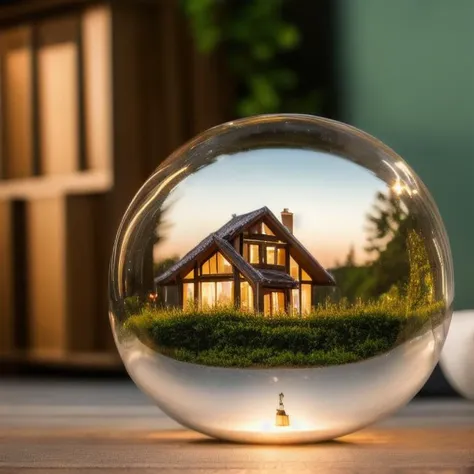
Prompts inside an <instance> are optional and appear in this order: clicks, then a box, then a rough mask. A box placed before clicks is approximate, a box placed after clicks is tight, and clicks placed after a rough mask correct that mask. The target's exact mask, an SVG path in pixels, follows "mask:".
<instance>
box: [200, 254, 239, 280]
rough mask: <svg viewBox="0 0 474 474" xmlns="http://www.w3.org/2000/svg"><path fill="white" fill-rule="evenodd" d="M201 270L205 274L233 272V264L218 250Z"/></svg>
mask: <svg viewBox="0 0 474 474" xmlns="http://www.w3.org/2000/svg"><path fill="white" fill-rule="evenodd" d="M201 271H202V274H203V275H217V274H229V273H232V265H231V264H230V263H229V262H228V260H227V259H226V258H225V257H224V256H223V255H222V254H221V253H220V252H217V253H215V254H214V255H213V256H212V257H211V258H210V259H209V260H206V261H205V262H204V263H203V264H202V267H201Z"/></svg>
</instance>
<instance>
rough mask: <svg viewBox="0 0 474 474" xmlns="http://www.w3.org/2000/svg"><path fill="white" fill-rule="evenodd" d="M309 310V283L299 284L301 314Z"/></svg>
mask: <svg viewBox="0 0 474 474" xmlns="http://www.w3.org/2000/svg"><path fill="white" fill-rule="evenodd" d="M310 312H311V285H304V284H303V285H301V314H308V313H310Z"/></svg>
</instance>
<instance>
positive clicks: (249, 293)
mask: <svg viewBox="0 0 474 474" xmlns="http://www.w3.org/2000/svg"><path fill="white" fill-rule="evenodd" d="M240 306H241V307H242V309H245V310H248V311H252V310H253V308H254V302H253V289H252V287H251V286H250V285H249V283H248V282H247V281H243V282H241V283H240Z"/></svg>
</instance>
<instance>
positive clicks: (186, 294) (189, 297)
mask: <svg viewBox="0 0 474 474" xmlns="http://www.w3.org/2000/svg"><path fill="white" fill-rule="evenodd" d="M193 306H194V283H183V308H184V309H188V308H191V307H193Z"/></svg>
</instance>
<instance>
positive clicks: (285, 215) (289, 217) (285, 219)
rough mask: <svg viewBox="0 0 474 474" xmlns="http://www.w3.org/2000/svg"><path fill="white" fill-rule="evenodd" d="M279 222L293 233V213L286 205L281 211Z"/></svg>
mask: <svg viewBox="0 0 474 474" xmlns="http://www.w3.org/2000/svg"><path fill="white" fill-rule="evenodd" d="M281 222H282V224H283V225H284V226H285V227H286V228H287V229H288V230H289V231H290V232H291V233H293V213H292V212H290V210H289V209H288V208H287V207H285V209H283V211H281Z"/></svg>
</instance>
